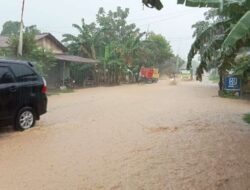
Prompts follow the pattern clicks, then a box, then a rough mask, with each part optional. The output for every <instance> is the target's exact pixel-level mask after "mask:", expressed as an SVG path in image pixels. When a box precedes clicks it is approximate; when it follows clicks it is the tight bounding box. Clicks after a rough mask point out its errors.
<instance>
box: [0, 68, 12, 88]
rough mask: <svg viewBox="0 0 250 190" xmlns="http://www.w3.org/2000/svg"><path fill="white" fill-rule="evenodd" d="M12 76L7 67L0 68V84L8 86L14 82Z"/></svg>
mask: <svg viewBox="0 0 250 190" xmlns="http://www.w3.org/2000/svg"><path fill="white" fill-rule="evenodd" d="M14 81H15V79H14V76H13V74H12V73H11V72H10V70H9V68H8V67H0V84H8V83H12V82H14Z"/></svg>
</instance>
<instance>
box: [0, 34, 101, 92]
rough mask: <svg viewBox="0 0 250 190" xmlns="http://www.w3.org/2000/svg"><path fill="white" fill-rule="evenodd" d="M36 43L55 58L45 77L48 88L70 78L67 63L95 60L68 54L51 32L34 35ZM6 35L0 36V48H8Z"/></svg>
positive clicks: (88, 62) (90, 62)
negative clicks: (53, 64) (54, 62)
mask: <svg viewBox="0 0 250 190" xmlns="http://www.w3.org/2000/svg"><path fill="white" fill-rule="evenodd" d="M35 39H36V41H37V45H38V46H40V47H42V48H44V49H46V50H49V51H51V52H52V53H53V54H54V56H55V58H56V60H57V64H56V65H55V67H53V68H52V69H51V71H49V73H48V76H47V77H46V79H47V82H48V86H49V87H50V88H55V87H58V85H60V84H61V82H62V81H63V80H65V79H68V78H70V69H69V65H70V63H72V64H96V63H98V61H97V60H94V59H88V58H84V57H79V56H74V55H70V54H68V50H67V48H66V47H65V46H64V45H63V44H62V43H61V42H60V41H59V40H58V39H56V38H55V37H54V36H53V35H52V34H50V33H44V34H39V35H36V36H35ZM8 48H9V44H8V37H6V36H0V49H8Z"/></svg>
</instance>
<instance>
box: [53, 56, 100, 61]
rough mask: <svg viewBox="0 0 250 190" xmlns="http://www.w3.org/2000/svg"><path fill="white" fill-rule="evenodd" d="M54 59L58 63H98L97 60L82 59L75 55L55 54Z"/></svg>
mask: <svg viewBox="0 0 250 190" xmlns="http://www.w3.org/2000/svg"><path fill="white" fill-rule="evenodd" d="M55 58H56V59H57V60H59V61H69V62H74V63H99V61H98V60H95V59H89V58H84V57H80V56H75V55H67V54H55Z"/></svg>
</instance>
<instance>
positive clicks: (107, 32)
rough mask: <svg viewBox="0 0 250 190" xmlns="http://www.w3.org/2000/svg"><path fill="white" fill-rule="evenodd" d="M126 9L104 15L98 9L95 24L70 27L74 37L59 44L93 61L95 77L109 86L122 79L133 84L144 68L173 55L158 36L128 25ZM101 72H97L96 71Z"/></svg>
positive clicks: (101, 9)
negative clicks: (95, 65)
mask: <svg viewBox="0 0 250 190" xmlns="http://www.w3.org/2000/svg"><path fill="white" fill-rule="evenodd" d="M128 16H129V9H122V8H121V7H117V9H116V10H115V11H108V12H106V11H105V10H104V9H103V8H100V9H99V11H98V13H97V15H96V23H91V24H86V23H85V21H84V20H82V25H81V26H79V25H76V24H74V25H73V27H74V28H76V29H77V30H78V32H79V33H78V34H77V35H72V34H65V35H63V36H64V39H63V42H65V43H66V45H67V47H68V49H69V50H70V52H71V53H73V54H75V55H80V56H87V57H90V58H94V59H95V58H97V59H99V60H100V61H101V62H100V63H99V64H98V69H99V72H98V75H102V76H96V77H97V78H101V79H102V80H104V81H105V82H107V83H109V84H113V83H115V84H117V83H119V81H120V80H122V79H124V78H125V76H129V77H130V78H131V81H134V80H136V79H137V78H138V76H139V70H140V68H141V66H142V65H144V66H157V65H159V64H162V63H164V62H165V61H166V60H167V59H169V58H170V57H172V56H173V53H172V49H171V46H170V44H169V42H168V41H167V40H166V39H165V38H164V37H163V36H161V35H157V34H154V33H150V34H148V35H147V39H145V36H146V33H145V32H140V30H139V29H138V28H137V27H136V25H135V24H133V23H132V24H128V23H127V18H128ZM100 70H101V71H100Z"/></svg>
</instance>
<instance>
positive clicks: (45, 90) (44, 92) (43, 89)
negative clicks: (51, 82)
mask: <svg viewBox="0 0 250 190" xmlns="http://www.w3.org/2000/svg"><path fill="white" fill-rule="evenodd" d="M42 79H43V87H42V93H43V94H46V93H47V92H48V89H47V83H46V80H45V78H43V77H42Z"/></svg>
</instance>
